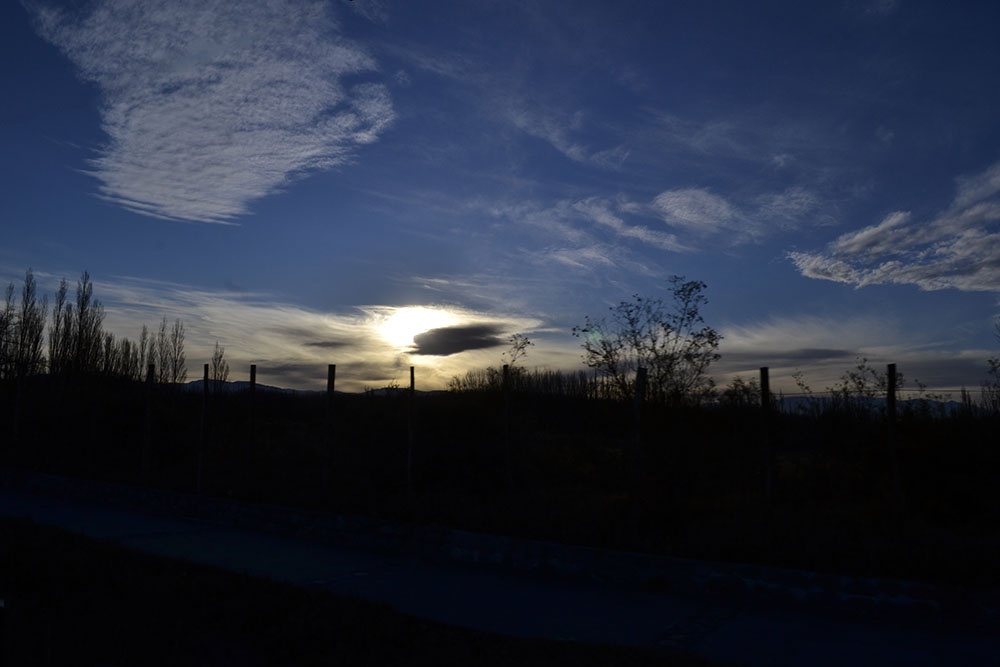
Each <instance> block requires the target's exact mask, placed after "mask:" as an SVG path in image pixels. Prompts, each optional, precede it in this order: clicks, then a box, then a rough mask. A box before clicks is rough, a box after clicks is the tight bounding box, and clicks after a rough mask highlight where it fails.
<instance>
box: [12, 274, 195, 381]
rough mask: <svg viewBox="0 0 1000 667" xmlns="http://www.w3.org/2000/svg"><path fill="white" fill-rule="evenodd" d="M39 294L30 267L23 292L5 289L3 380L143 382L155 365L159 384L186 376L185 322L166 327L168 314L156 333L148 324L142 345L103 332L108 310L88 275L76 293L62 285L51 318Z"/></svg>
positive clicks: (65, 283) (65, 284) (144, 329)
mask: <svg viewBox="0 0 1000 667" xmlns="http://www.w3.org/2000/svg"><path fill="white" fill-rule="evenodd" d="M37 292H38V287H37V282H36V280H35V277H34V273H33V272H32V270H31V269H28V270H27V272H26V273H25V277H24V281H23V283H22V287H21V290H20V291H17V290H16V288H15V285H14V283H11V284H9V285H8V286H7V290H6V298H5V301H4V307H3V310H2V311H0V380H10V379H21V380H23V379H24V378H26V377H29V376H33V375H39V374H42V373H48V374H50V375H58V376H76V377H82V376H103V377H109V378H118V379H123V380H140V379H143V378H144V377H145V375H146V369H147V367H148V366H149V365H150V364H153V365H155V366H156V371H157V375H156V378H155V379H156V380H157V381H159V382H172V383H176V382H183V381H184V380H185V379H186V378H187V369H186V360H185V353H184V324H183V322H181V321H180V320H179V319H177V320H175V321H174V323H173V326H172V327H168V324H167V318H166V316H164V318H163V320H162V321H161V322H160V327H159V330H158V331H157V332H155V333H150V331H149V330H148V328H147V327H146V325H145V324H144V325H142V331H141V333H140V334H139V339H138V341H133V340H131V339H129V338H126V337H117V336H115V335H114V334H113V333H111V332H107V331H105V330H104V306H103V305H102V304H101V302H100V301H99V300H98V299H96V298H95V297H94V284H93V282H92V281H91V279H90V274H88V273H87V272H86V271H84V272H83V274H82V275H81V276H80V279H79V280H78V281H77V283H76V291H75V294H74V295H70V290H69V284H68V283H67V281H66V280H65V279H63V280H62V281H60V283H59V288H58V289H57V290H56V292H55V295H54V298H53V301H52V314H51V317H49V314H48V303H49V301H48V297H47V296H42V297H41V299H40V300H39V297H38V294H37ZM46 322H49V325H48V346H47V348H46V345H45V339H46V330H45V328H46Z"/></svg>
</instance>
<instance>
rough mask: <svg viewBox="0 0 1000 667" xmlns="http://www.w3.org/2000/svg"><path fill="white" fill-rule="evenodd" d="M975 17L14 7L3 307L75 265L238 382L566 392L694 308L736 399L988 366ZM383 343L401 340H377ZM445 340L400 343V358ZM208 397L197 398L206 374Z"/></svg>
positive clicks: (9, 24)
mask: <svg viewBox="0 0 1000 667" xmlns="http://www.w3.org/2000/svg"><path fill="white" fill-rule="evenodd" d="M998 23H1000V6H997V5H995V3H989V2H956V3H940V2H915V1H912V2H911V1H908V0H871V1H867V0H836V1H831V2H815V3H799V2H752V3H750V2H697V3H694V2H691V3H679V2H678V3H674V2H629V3H609V2H582V1H578V2H559V1H556V0H546V1H539V2H531V1H521V2H518V1H510V0H503V1H500V0H497V1H489V0H482V1H474V0H469V1H465V2H445V1H435V2H409V1H407V2H403V1H399V2H395V1H392V0H354V1H353V2H349V1H337V0H332V1H330V2H309V1H306V0H287V1H282V0H268V1H264V0H260V1H258V0H244V1H242V2H240V3H232V2H226V1H222V0H141V1H140V0H92V1H87V0H64V1H62V2H57V1H55V0H24V2H21V3H18V2H6V3H3V5H2V8H0V50H2V54H0V55H2V58H0V86H2V89H3V95H2V96H0V100H2V101H0V147H2V150H0V179H2V183H3V186H2V188H0V221H2V223H0V224H2V229H3V241H2V243H0V278H2V279H3V280H4V282H7V281H12V280H13V281H19V280H20V279H21V278H22V277H23V273H24V271H25V269H27V268H28V267H31V268H33V269H34V271H35V275H36V277H37V278H38V280H39V282H40V284H41V286H42V287H43V288H44V289H45V290H46V291H48V292H49V293H51V292H52V291H53V290H54V289H55V287H56V285H57V284H58V281H59V279H60V278H62V277H66V278H67V279H69V280H70V282H71V283H72V282H73V281H75V280H76V278H77V277H78V276H79V275H80V273H81V272H82V271H83V270H87V271H89V272H90V274H91V277H92V279H93V281H94V283H95V296H97V297H98V298H99V299H100V300H101V301H102V303H103V304H104V306H105V309H106V311H107V318H106V326H107V328H108V329H110V330H112V331H114V332H116V333H118V334H120V335H126V336H129V337H132V338H137V337H138V333H139V329H140V327H141V325H142V324H143V323H146V324H148V325H149V326H150V327H154V326H156V324H157V323H158V322H159V321H160V319H161V318H162V317H163V316H167V317H168V319H170V320H173V319H174V318H176V317H179V318H181V319H182V320H183V321H184V324H185V328H186V330H187V356H188V366H189V370H190V369H192V368H194V369H197V368H199V367H200V364H201V363H202V362H204V361H207V360H208V357H209V356H210V353H211V348H212V346H213V345H214V344H215V341H216V340H218V341H219V342H220V343H221V344H223V345H224V346H225V347H226V354H227V357H228V358H229V359H230V362H231V364H232V365H233V368H234V373H233V376H234V378H238V377H241V374H242V375H245V373H246V371H245V366H246V365H247V364H249V363H257V364H258V366H259V377H260V381H262V382H266V383H268V384H279V385H284V386H294V387H310V386H321V385H322V383H323V382H324V380H325V376H326V371H325V368H326V364H328V363H336V364H337V365H338V381H339V383H340V386H342V387H343V388H345V389H360V388H362V387H365V386H369V387H371V386H381V385H383V384H385V383H387V382H392V381H396V382H399V383H401V384H402V383H405V382H406V381H408V371H407V368H408V366H410V365H415V366H417V368H418V384H419V385H420V386H422V387H423V388H435V387H443V386H444V385H445V383H446V382H447V379H448V378H449V377H450V376H452V375H455V374H459V373H462V372H464V370H465V369H467V368H472V367H482V366H485V365H488V364H494V365H495V364H498V363H500V361H501V357H500V355H501V353H502V352H503V351H504V349H505V348H504V345H503V341H504V339H506V338H507V337H509V336H510V335H511V334H513V333H516V332H519V333H524V334H527V335H528V336H529V337H530V338H531V339H532V340H534V341H535V345H534V347H533V348H531V349H530V351H529V356H528V357H527V359H526V363H527V365H528V366H539V367H547V368H562V369H577V368H583V366H582V363H581V361H580V352H581V350H580V348H579V341H578V340H577V339H575V338H573V337H572V335H571V333H570V332H571V329H572V327H573V326H574V325H578V324H582V323H583V319H584V316H586V315H591V316H600V315H602V314H603V313H605V312H606V310H607V307H608V306H609V305H611V304H614V303H617V302H618V301H620V300H622V299H625V298H628V297H629V296H630V295H631V294H633V293H640V294H643V295H645V296H649V297H666V296H667V294H668V292H667V290H668V286H669V283H668V278H669V276H671V275H673V274H680V275H684V276H686V277H687V278H689V279H697V280H702V281H704V282H706V283H707V284H708V290H707V293H706V294H707V296H708V298H709V301H710V303H709V304H708V305H707V306H706V307H705V308H704V311H703V314H704V316H705V318H706V321H707V323H708V324H710V325H712V326H713V327H715V328H716V329H717V330H719V331H720V332H721V333H722V334H723V336H724V340H723V342H722V346H721V348H720V352H721V353H722V355H723V356H722V360H721V361H720V362H719V364H718V365H717V366H716V367H715V368H714V369H713V375H714V376H715V377H716V379H717V381H718V382H719V383H720V384H725V383H726V382H727V381H728V379H729V378H730V377H732V375H733V374H743V375H744V376H748V375H750V374H753V373H756V371H757V368H758V367H760V366H765V365H766V366H770V367H771V368H772V377H773V378H774V383H775V384H776V385H777V386H778V387H784V388H789V389H793V388H794V385H793V384H792V383H791V381H790V380H789V379H788V378H789V377H790V375H791V373H793V372H794V371H796V370H800V371H802V372H803V374H804V376H805V379H806V381H807V382H808V383H809V384H810V385H811V386H813V388H814V389H822V388H825V387H826V386H829V385H831V384H832V383H833V382H834V381H835V380H836V379H837V377H838V376H839V375H840V374H841V373H842V372H843V371H844V370H846V369H847V368H849V367H850V366H852V365H853V362H854V359H855V358H856V357H857V356H865V357H867V358H869V359H870V360H872V361H873V362H875V363H878V364H883V363H886V362H896V363H897V364H898V365H899V368H900V370H901V371H902V372H903V373H904V375H905V376H906V377H907V378H908V379H909V380H911V381H912V379H914V378H917V379H919V380H921V381H922V382H925V383H927V384H928V385H929V386H931V387H957V386H962V385H964V386H969V387H976V386H978V384H979V382H980V380H981V379H983V378H984V376H985V368H986V364H985V359H986V358H987V357H988V356H990V355H992V354H995V353H996V350H997V348H998V346H1000V342H998V341H997V340H996V339H995V338H994V336H993V325H992V322H993V319H994V318H995V317H996V315H997V314H998V312H1000V307H998V299H997V295H998V293H1000V122H998V116H1000V113H998V112H1000V86H998V85H997V72H1000V40H998V39H997V38H996V34H995V26H996V25H997V24H998ZM387 322H388V324H386V323H387ZM428 329H430V330H442V329H443V331H436V332H434V331H432V333H431V334H430V335H427V336H423V337H420V338H418V340H417V342H416V343H414V342H413V336H414V334H419V333H421V332H422V331H426V330H428ZM192 374H196V371H195V372H192Z"/></svg>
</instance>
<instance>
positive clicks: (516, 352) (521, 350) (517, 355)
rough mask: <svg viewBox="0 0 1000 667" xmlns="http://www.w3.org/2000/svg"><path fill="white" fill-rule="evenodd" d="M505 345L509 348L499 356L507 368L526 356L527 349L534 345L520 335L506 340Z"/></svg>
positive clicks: (517, 334)
mask: <svg viewBox="0 0 1000 667" xmlns="http://www.w3.org/2000/svg"><path fill="white" fill-rule="evenodd" d="M507 343H508V344H509V345H510V347H509V348H507V351H506V352H504V353H503V354H502V355H501V356H502V357H503V359H504V361H506V362H507V364H508V365H509V366H514V365H515V364H517V362H518V361H520V360H521V359H523V358H524V357H526V356H528V347H529V346H531V345H534V343H533V342H531V340H530V339H529V338H528V337H527V336H525V335H524V334H521V333H516V334H514V335H513V336H511V337H510V338H508V339H507Z"/></svg>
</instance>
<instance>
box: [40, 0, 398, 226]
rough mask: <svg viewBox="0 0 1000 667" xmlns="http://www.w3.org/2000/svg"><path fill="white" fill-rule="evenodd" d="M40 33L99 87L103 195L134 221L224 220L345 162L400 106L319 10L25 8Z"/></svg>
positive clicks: (312, 6)
mask: <svg viewBox="0 0 1000 667" xmlns="http://www.w3.org/2000/svg"><path fill="white" fill-rule="evenodd" d="M29 7H30V8H31V10H32V13H33V15H34V17H35V23H36V27H37V29H38V32H39V33H40V34H41V35H42V36H43V37H44V38H45V39H47V40H48V41H50V42H51V43H53V44H55V45H56V46H58V47H59V48H60V49H61V50H62V51H63V52H64V53H65V54H66V56H67V57H68V58H69V59H70V60H71V61H72V62H73V63H74V65H75V66H76V67H77V69H78V71H79V74H80V76H81V77H82V78H83V79H85V80H87V81H90V82H93V83H95V84H96V85H97V87H98V89H99V90H100V93H101V98H102V106H101V110H100V111H101V119H102V127H103V129H104V131H105V132H106V133H107V135H108V142H107V144H106V145H105V146H103V147H102V148H101V150H100V155H99V157H97V158H95V159H93V160H92V161H91V167H92V173H93V175H94V176H95V177H96V178H98V179H99V180H100V181H101V183H102V185H101V186H100V188H99V190H100V193H101V196H102V197H104V198H106V199H108V200H110V201H112V202H115V203H116V204H118V205H121V206H123V207H124V208H127V209H129V210H132V211H135V212H137V213H140V214H144V215H150V216H156V217H162V218H170V219H178V220H193V221H203V222H228V221H232V220H233V219H235V218H237V217H239V216H241V215H243V214H245V213H247V212H248V210H249V205H250V203H251V202H252V201H254V200H256V199H259V198H261V197H265V196H267V195H271V194H274V193H276V192H279V191H280V190H281V189H282V188H283V187H284V186H286V185H287V184H288V183H289V182H291V181H293V180H295V179H296V178H300V177H302V176H304V175H305V174H307V173H309V172H311V171H315V170H322V169H329V168H331V167H333V166H336V165H340V164H344V163H346V162H348V161H349V160H351V159H352V155H353V152H354V150H355V149H356V148H357V147H358V146H360V145H363V144H368V143H371V142H374V141H376V140H377V139H378V137H379V136H380V134H381V133H382V132H383V131H384V130H385V129H386V127H387V126H388V125H389V124H390V123H391V122H392V120H393V117H394V112H393V108H392V103H391V101H390V98H389V94H388V92H387V89H386V87H385V86H384V85H382V84H380V83H374V82H357V83H346V82H345V81H344V79H345V78H347V77H349V76H356V75H359V74H363V73H366V72H371V71H374V70H375V69H376V64H375V62H374V60H372V58H371V57H369V56H368V55H367V54H366V53H365V51H364V50H362V49H361V48H360V47H358V46H356V45H354V44H353V43H352V42H350V41H349V40H348V39H346V38H344V37H343V36H342V34H341V33H340V32H339V30H338V27H337V24H336V22H335V21H334V19H333V17H332V16H331V15H330V13H329V8H328V7H327V6H326V4H325V3H322V2H314V1H302V2H299V1H280V0H279V1H275V2H265V1H264V0H247V1H246V2H239V3H231V2H226V1H225V0H141V1H140V0H99V1H98V2H95V3H94V4H93V5H91V6H90V7H89V8H88V9H87V10H86V11H85V12H82V13H81V12H70V11H65V10H60V9H53V8H51V7H48V6H45V5H43V4H40V3H32V4H30V5H29Z"/></svg>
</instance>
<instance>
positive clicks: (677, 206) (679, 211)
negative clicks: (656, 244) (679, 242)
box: [653, 188, 742, 234]
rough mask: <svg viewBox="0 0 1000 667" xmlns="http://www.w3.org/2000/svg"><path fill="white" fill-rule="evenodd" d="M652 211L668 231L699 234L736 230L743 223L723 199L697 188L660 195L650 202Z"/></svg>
mask: <svg viewBox="0 0 1000 667" xmlns="http://www.w3.org/2000/svg"><path fill="white" fill-rule="evenodd" d="M653 208H654V209H655V210H656V211H658V212H659V214H660V215H661V217H662V218H663V221H664V222H666V223H667V224H668V225H670V226H671V227H679V228H682V229H686V230H689V231H692V232H696V233H699V234H711V233H714V232H717V231H721V230H723V229H731V228H734V227H737V226H738V225H739V223H740V221H741V219H742V216H741V215H740V213H739V211H738V210H737V209H736V207H734V206H733V205H732V204H730V203H729V202H728V201H726V199H725V198H723V197H720V196H719V195H716V194H713V193H711V192H709V191H708V190H703V189H700V188H682V189H678V190H667V191H665V192H661V193H660V194H658V195H657V196H656V198H655V199H654V200H653Z"/></svg>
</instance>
